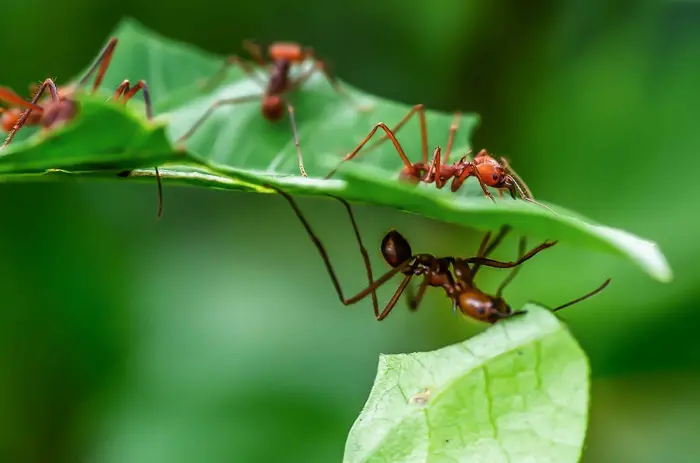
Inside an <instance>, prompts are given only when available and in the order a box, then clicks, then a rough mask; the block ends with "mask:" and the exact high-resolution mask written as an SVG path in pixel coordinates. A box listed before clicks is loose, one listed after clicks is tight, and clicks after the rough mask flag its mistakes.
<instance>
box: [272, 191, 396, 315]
mask: <svg viewBox="0 0 700 463" xmlns="http://www.w3.org/2000/svg"><path fill="white" fill-rule="evenodd" d="M263 186H265V187H266V188H270V189H272V190H274V191H276V192H277V193H278V194H279V195H281V196H282V197H283V198H284V199H285V200H286V201H287V202H288V203H289V205H290V206H291V207H292V209H293V210H294V213H295V214H296V216H297V218H298V219H299V221H301V224H302V225H303V226H304V229H305V230H306V233H307V234H308V235H309V238H310V239H311V241H312V242H313V243H314V246H316V250H317V251H318V253H319V254H320V255H321V258H322V259H323V264H324V265H325V266H326V271H327V272H328V275H329V277H330V279H331V282H332V283H333V287H334V288H335V292H336V294H337V295H338V299H340V302H341V303H342V304H343V305H352V304H355V303H357V302H359V301H360V300H362V299H364V298H365V297H367V296H368V295H370V294H372V293H374V292H375V291H376V289H377V288H379V287H380V286H382V285H383V284H384V283H386V282H387V281H389V280H390V279H391V278H392V277H393V276H394V275H396V274H397V273H399V272H400V271H401V270H402V269H403V266H399V267H395V268H392V269H391V270H389V271H388V272H386V273H385V274H384V275H382V276H380V277H379V278H378V279H376V280H375V281H373V282H372V284H370V285H369V286H368V287H366V288H365V289H363V290H362V291H360V292H359V293H357V294H356V295H355V296H353V297H351V298H346V297H345V295H344V294H343V289H342V288H341V286H340V282H339V280H338V277H337V275H336V273H335V270H334V269H333V265H332V264H331V262H330V258H329V257H328V253H327V251H326V248H325V247H324V246H323V243H321V240H319V239H318V237H317V236H316V234H315V233H314V231H313V230H312V229H311V225H309V222H308V221H307V220H306V217H304V214H303V213H302V212H301V210H300V209H299V206H297V204H296V202H295V201H294V199H293V198H292V196H291V195H290V194H288V193H286V192H284V191H282V190H281V189H279V188H277V187H275V186H273V185H263ZM373 308H374V313H375V316H376V317H377V319H379V317H380V315H381V314H379V306H378V304H377V305H374V307H373ZM385 310H386V309H385ZM382 313H383V312H382Z"/></svg>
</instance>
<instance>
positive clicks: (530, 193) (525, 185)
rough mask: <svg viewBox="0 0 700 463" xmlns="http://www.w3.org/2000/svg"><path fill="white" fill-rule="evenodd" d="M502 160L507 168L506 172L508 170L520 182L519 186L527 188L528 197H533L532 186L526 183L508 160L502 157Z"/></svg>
mask: <svg viewBox="0 0 700 463" xmlns="http://www.w3.org/2000/svg"><path fill="white" fill-rule="evenodd" d="M500 161H501V164H503V167H504V168H505V169H506V172H508V173H509V174H510V175H511V177H513V180H515V182H516V183H519V184H520V185H519V186H521V187H522V189H523V190H525V192H526V193H527V197H528V198H530V199H533V198H534V196H533V195H532V191H531V190H530V188H529V187H528V186H527V183H525V182H524V181H523V179H522V178H520V175H518V173H517V172H516V171H515V170H514V169H513V168H512V167H511V166H510V163H509V162H508V160H507V159H506V158H503V157H502V158H501V159H500Z"/></svg>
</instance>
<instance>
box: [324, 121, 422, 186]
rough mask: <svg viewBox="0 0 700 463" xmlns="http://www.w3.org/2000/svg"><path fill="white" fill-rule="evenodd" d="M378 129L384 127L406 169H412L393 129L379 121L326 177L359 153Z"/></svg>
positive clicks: (329, 176) (330, 175)
mask: <svg viewBox="0 0 700 463" xmlns="http://www.w3.org/2000/svg"><path fill="white" fill-rule="evenodd" d="M378 129H382V130H383V131H384V132H385V133H386V135H387V136H388V137H389V139H391V142H392V143H393V144H394V149H396V152H397V153H398V154H399V156H400V157H401V160H402V161H403V163H404V165H405V166H406V169H409V170H412V169H413V164H411V161H409V160H408V157H407V156H406V153H405V152H404V150H403V148H401V144H400V143H399V141H398V140H397V139H396V136H394V134H393V133H392V131H391V129H389V127H387V126H386V124H384V123H383V122H379V123H378V124H376V125H375V126H374V127H373V128H372V130H370V131H369V133H368V134H367V136H366V137H365V139H364V140H362V141H361V142H360V144H359V145H357V146H356V147H355V149H354V150H352V152H351V153H350V154H347V155H346V156H345V157H344V158H343V159H342V160H341V161H340V162H339V163H338V165H337V166H336V167H335V168H333V170H331V171H330V172H329V173H328V175H326V179H329V178H331V177H332V176H333V174H335V173H336V171H337V170H338V168H340V166H341V165H342V164H343V163H344V162H346V161H350V160H351V159H352V158H354V157H355V155H357V153H358V152H359V151H360V150H361V149H362V147H363V146H365V144H366V143H367V142H368V141H369V140H370V138H372V136H373V135H374V134H375V132H376V131H377V130H378Z"/></svg>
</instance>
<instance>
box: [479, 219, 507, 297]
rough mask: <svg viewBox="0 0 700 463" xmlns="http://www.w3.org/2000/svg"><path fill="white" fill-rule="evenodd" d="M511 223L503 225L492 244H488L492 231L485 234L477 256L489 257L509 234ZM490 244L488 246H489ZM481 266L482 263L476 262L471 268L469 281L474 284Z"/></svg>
mask: <svg viewBox="0 0 700 463" xmlns="http://www.w3.org/2000/svg"><path fill="white" fill-rule="evenodd" d="M510 228H511V227H510V225H503V226H502V227H501V229H500V230H499V231H498V235H496V237H495V238H494V239H493V241H491V243H490V244H488V241H489V239H490V238H491V232H488V233H486V235H484V238H483V239H482V240H481V245H480V246H479V252H477V254H476V256H477V257H487V256H488V255H490V254H491V253H492V252H493V250H494V249H496V247H497V246H498V245H499V244H501V241H503V238H505V236H506V235H507V234H508V232H509V231H510ZM487 244H488V246H487ZM480 268H481V264H480V263H478V262H477V263H476V264H474V267H473V268H472V270H471V273H470V274H469V283H470V284H473V282H474V278H476V274H477V272H478V271H479V269H480Z"/></svg>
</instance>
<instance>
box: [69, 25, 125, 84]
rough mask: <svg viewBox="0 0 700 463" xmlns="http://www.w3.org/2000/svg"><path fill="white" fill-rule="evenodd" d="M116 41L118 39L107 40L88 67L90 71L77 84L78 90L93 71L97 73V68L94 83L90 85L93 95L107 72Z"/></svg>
mask: <svg viewBox="0 0 700 463" xmlns="http://www.w3.org/2000/svg"><path fill="white" fill-rule="evenodd" d="M118 41H119V39H117V38H116V37H113V38H111V39H110V40H109V42H107V45H105V47H104V48H103V49H102V51H101V52H100V54H99V55H97V58H96V59H95V61H94V62H93V63H92V65H91V66H90V69H88V70H87V72H86V73H85V75H84V76H83V77H82V78H81V79H80V81H79V82H78V85H77V86H78V88H79V87H82V86H83V85H85V83H86V82H87V81H88V80H89V79H90V77H91V76H92V74H94V73H95V71H97V68H98V67H99V71H98V72H97V77H95V82H94V83H93V85H92V92H93V93H94V92H95V91H97V89H98V88H99V86H100V84H101V83H102V79H103V78H104V75H105V73H106V72H107V68H108V67H109V63H110V62H111V61H112V54H113V53H114V48H115V47H116V46H117V42H118Z"/></svg>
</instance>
